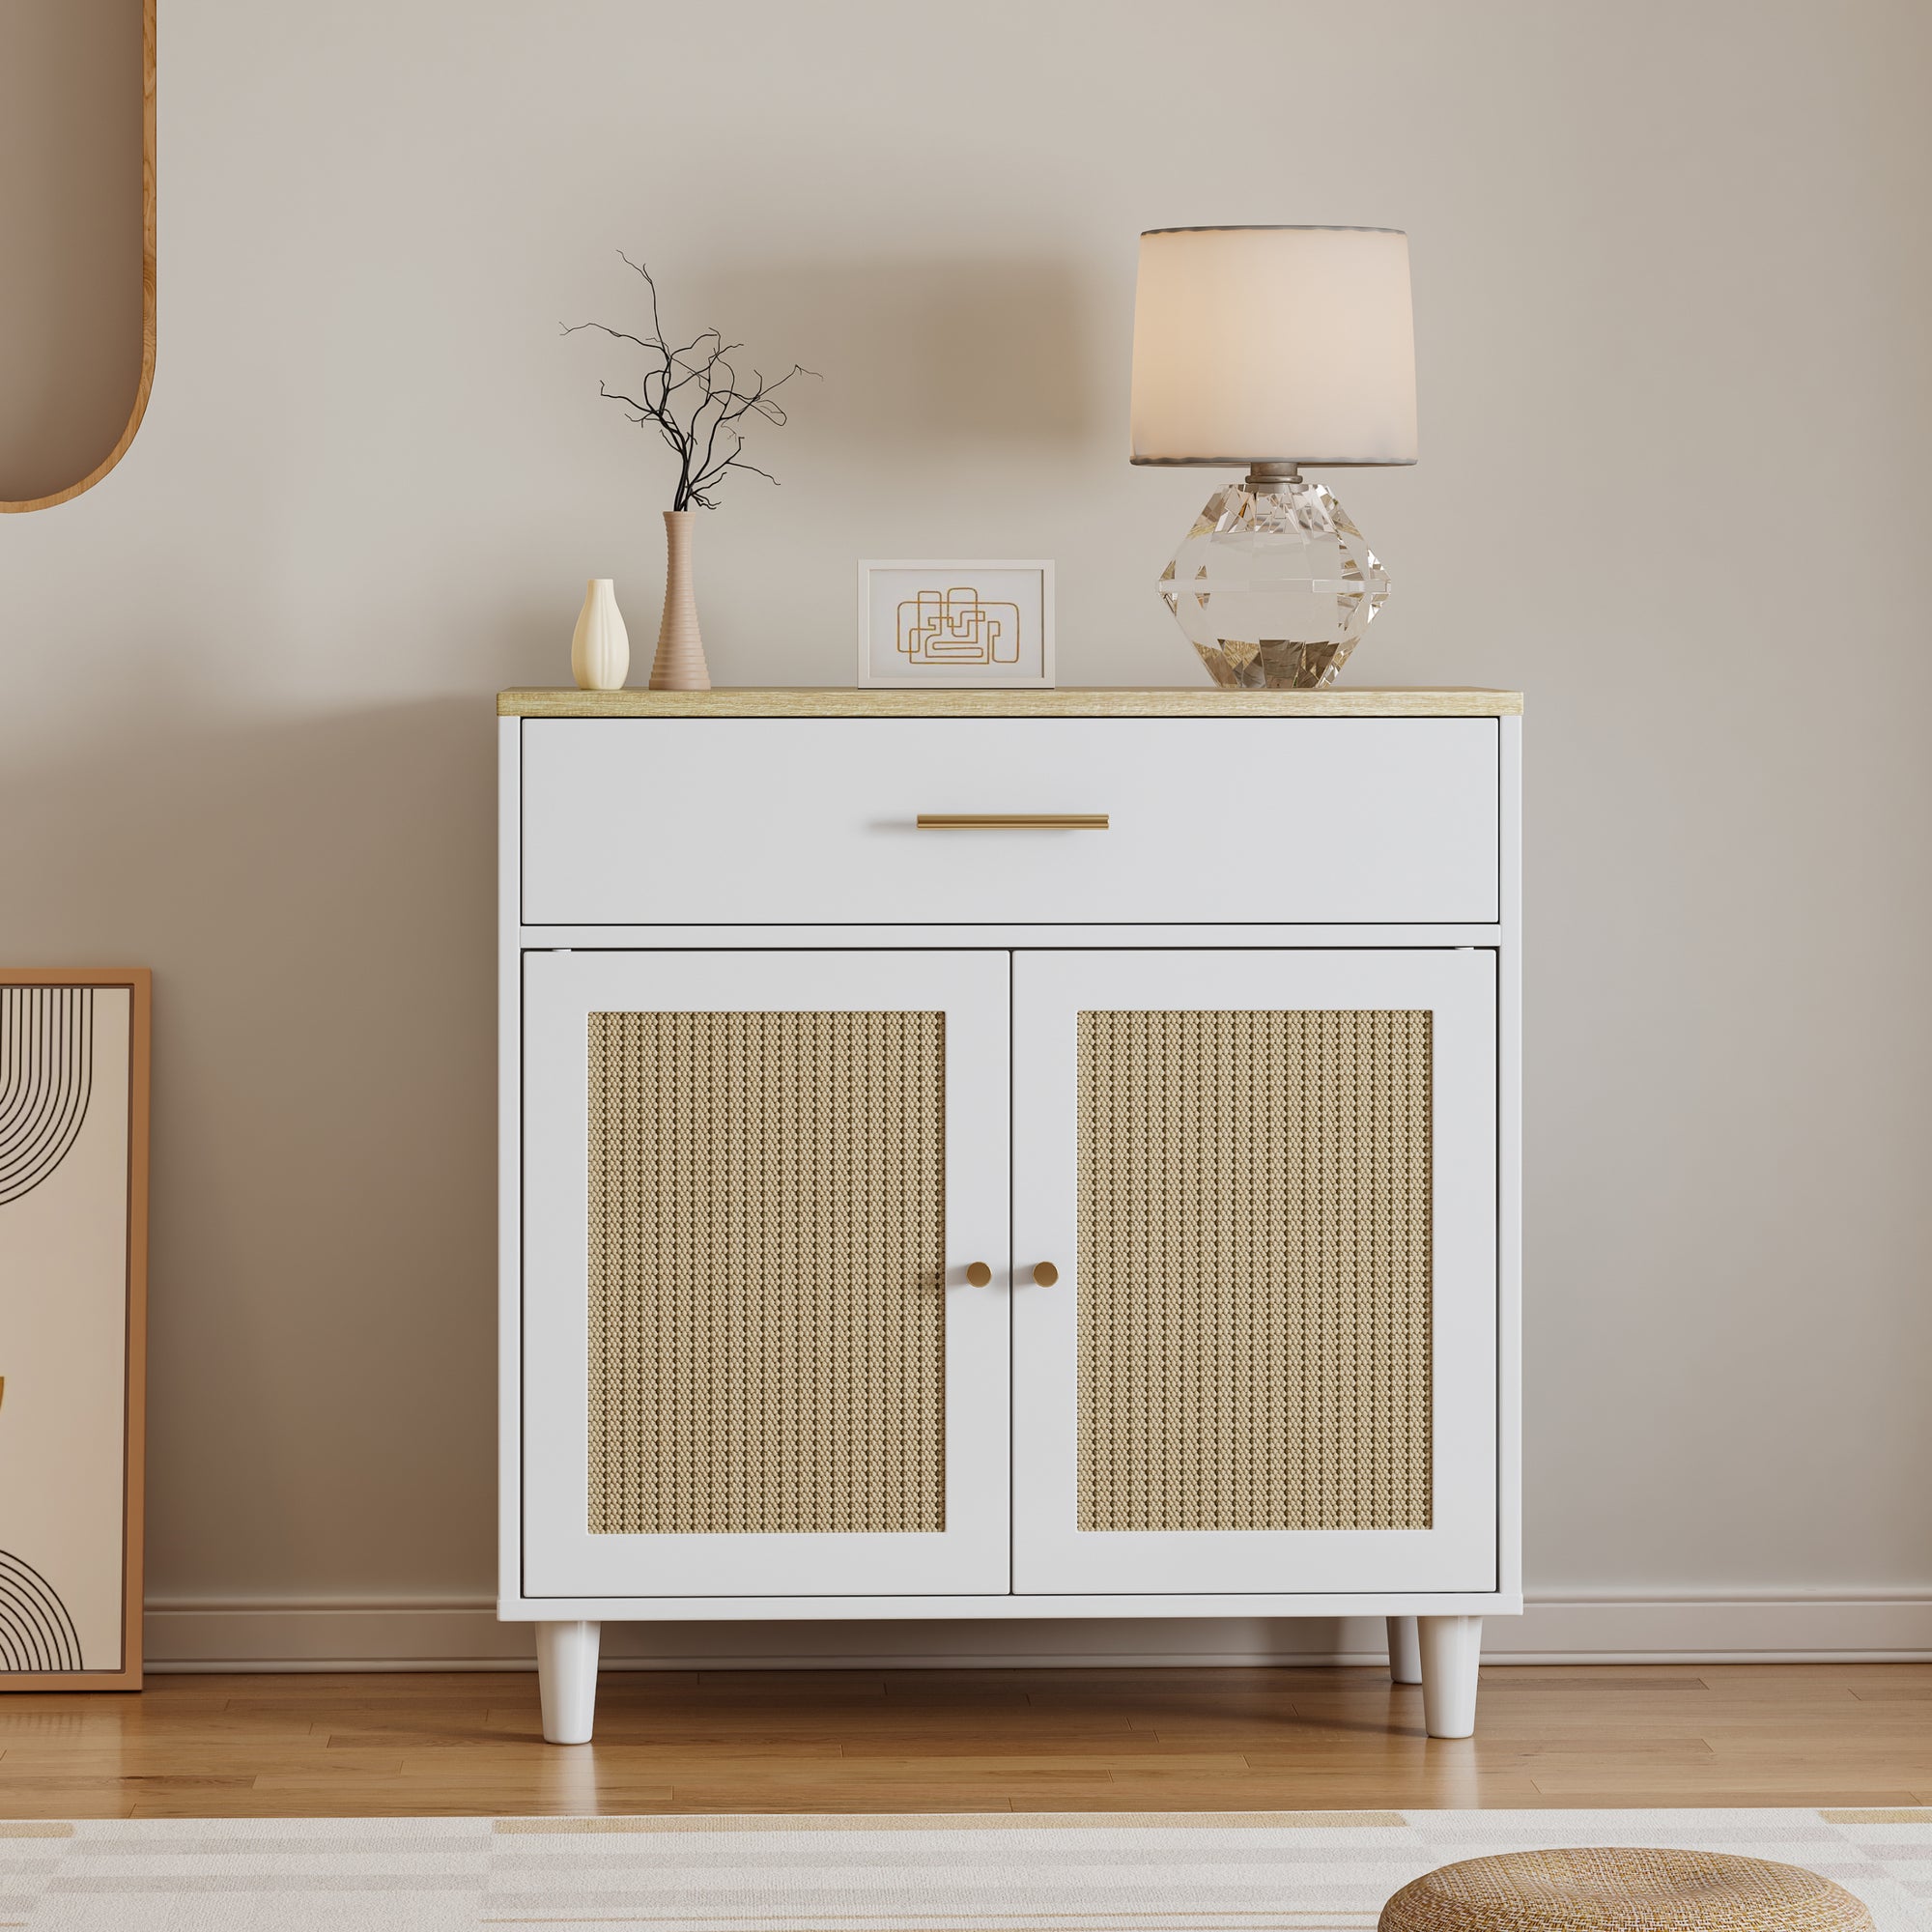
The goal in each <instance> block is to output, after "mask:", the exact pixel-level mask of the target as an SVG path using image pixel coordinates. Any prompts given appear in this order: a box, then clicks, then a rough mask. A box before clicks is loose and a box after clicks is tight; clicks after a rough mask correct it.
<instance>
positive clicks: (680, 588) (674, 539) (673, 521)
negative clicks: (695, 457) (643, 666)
mask: <svg viewBox="0 0 1932 1932" xmlns="http://www.w3.org/2000/svg"><path fill="white" fill-rule="evenodd" d="M696 516H697V512H696V510H667V511H666V512H665V513H664V520H665V608H664V622H663V623H661V624H660V625H659V626H658V654H657V657H656V658H655V659H654V660H653V661H652V664H651V689H652V690H653V691H709V690H710V689H711V670H710V668H709V667H708V666H707V665H706V664H705V662H704V639H702V638H700V637H699V636H698V635H697V587H696V584H695V583H694V582H693V581H692V575H691V534H692V524H693V522H694V520H695V519H696Z"/></svg>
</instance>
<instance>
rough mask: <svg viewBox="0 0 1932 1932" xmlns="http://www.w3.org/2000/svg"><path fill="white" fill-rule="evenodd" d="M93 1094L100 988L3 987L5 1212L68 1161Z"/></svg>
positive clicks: (0, 1168) (0, 1133)
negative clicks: (96, 1005)
mask: <svg viewBox="0 0 1932 1932" xmlns="http://www.w3.org/2000/svg"><path fill="white" fill-rule="evenodd" d="M93 1095H94V988H93V987H92V986H6V987H0V1208H4V1207H6V1206H7V1205H8V1203H10V1202H13V1201H17V1200H19V1199H20V1198H21V1197H22V1196H23V1195H26V1194H31V1193H32V1192H33V1190H34V1189H35V1188H36V1187H38V1186H39V1185H40V1184H41V1182H42V1181H43V1180H44V1179H46V1178H47V1177H48V1176H49V1175H50V1174H52V1173H53V1171H54V1170H55V1169H56V1168H57V1167H59V1165H60V1164H61V1162H62V1161H63V1160H64V1159H66V1157H67V1154H68V1151H69V1150H70V1149H71V1147H72V1146H73V1144H74V1142H75V1141H76V1140H77V1139H78V1138H79V1136H80V1130H81V1128H82V1126H83V1125H85V1124H86V1121H87V1109H88V1103H89V1102H90V1101H91V1100H92V1098H93Z"/></svg>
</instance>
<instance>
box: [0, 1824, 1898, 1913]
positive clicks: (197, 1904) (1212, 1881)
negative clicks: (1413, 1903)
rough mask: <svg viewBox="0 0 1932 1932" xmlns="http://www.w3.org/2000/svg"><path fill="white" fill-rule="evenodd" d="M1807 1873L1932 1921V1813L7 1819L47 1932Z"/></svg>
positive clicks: (5, 1850)
mask: <svg viewBox="0 0 1932 1932" xmlns="http://www.w3.org/2000/svg"><path fill="white" fill-rule="evenodd" d="M1593 1844H1595V1845H1665V1846H1678V1845H1683V1846H1697V1847H1701V1848H1703V1849H1705V1850H1708V1851H1720V1852H1741V1853H1744V1854H1747V1855H1748V1856H1751V1857H1756V1858H1768V1859H1778V1860H1782V1861H1786V1862H1788V1863H1791V1864H1802V1865H1808V1866H1810V1867H1811V1868H1812V1869H1813V1870H1814V1871H1819V1872H1823V1873H1824V1874H1825V1875H1826V1876H1827V1877H1830V1878H1834V1879H1836V1880H1837V1881H1838V1882H1839V1884H1841V1885H1844V1886H1847V1887H1849V1888H1850V1889H1851V1890H1853V1891H1855V1892H1857V1893H1858V1894H1859V1896H1860V1897H1861V1898H1862V1899H1864V1901H1865V1902H1866V1904H1867V1905H1869V1906H1870V1907H1871V1909H1872V1913H1873V1916H1874V1917H1875V1918H1876V1919H1877V1921H1878V1925H1879V1928H1880V1932H1932V1809H1927V1810H1911V1811H1881V1810H1861V1811H1786V1810H1750V1811H1689V1810H1678V1811H1302V1812H1211V1813H1184V1812H1162V1813H1158V1814H1151V1815H1140V1816H1130V1815H1119V1814H1111V1813H1099V1812H1067V1813H1037V1814H1034V1815H1020V1814H1015V1813H1011V1812H1006V1813H994V1814H988V1815H974V1816H949V1817H873V1818H847V1817H826V1818H799V1817H757V1818H699V1817H686V1818H667V1817H648V1818H497V1819H489V1818H384V1819H374V1820H369V1819H267V1820H251V1821H247V1822H237V1821H235V1820H231V1819H192V1820H165V1821H162V1820H147V1819H136V1820H122V1819H105V1820H95V1821H88V1822H84V1823H76V1824H63V1823H56V1822H40V1821H35V1822H31V1823H27V1822H22V1823H5V1822H0V1867H4V1875H0V1925H7V1926H30V1927H32V1928H34V1932H244V1928H245V1932H256V1928H263V1932H268V1929H269V1928H273V1932H323V1928H327V1932H351V1928H353V1929H354V1932H457V1928H463V1932H469V1928H471V1927H478V1926H565V1925H578V1926H592V1925H595V1926H611V1927H626V1926H628V1927H637V1928H649V1932H1372V1928H1373V1927H1374V1925H1375V1922H1376V1917H1377V1914H1378V1911H1379V1910H1380V1908H1381V1904H1382V1901H1383V1900H1384V1899H1385V1898H1387V1897H1388V1895H1389V1894H1390V1893H1391V1892H1392V1891H1394V1890H1395V1889H1397V1887H1399V1886H1401V1885H1404V1884H1406V1882H1407V1881H1408V1880H1409V1879H1411V1878H1414V1877H1416V1876H1417V1875H1418V1874H1419V1873H1421V1872H1424V1871H1427V1870H1429V1869H1431V1868H1432V1867H1433V1866H1435V1865H1439V1864H1446V1863H1448V1862H1449V1861H1452V1860H1455V1859H1467V1858H1476V1857H1479V1856H1480V1855H1482V1854H1483V1853H1486V1852H1501V1851H1515V1850H1522V1849H1525V1848H1528V1847H1532V1846H1540V1845H1543V1846H1554V1845H1593Z"/></svg>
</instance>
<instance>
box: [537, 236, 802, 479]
mask: <svg viewBox="0 0 1932 1932" xmlns="http://www.w3.org/2000/svg"><path fill="white" fill-rule="evenodd" d="M617 259H618V260H619V261H621V262H622V263H623V264H624V266H625V267H626V268H627V269H632V270H636V272H637V273H638V274H639V275H640V276H641V277H642V278H643V283H644V286H645V288H647V289H648V290H649V291H650V303H651V323H650V333H649V334H648V335H637V334H633V333H632V331H631V330H629V329H626V328H612V327H611V326H610V324H609V323H604V322H578V323H566V324H564V325H562V327H563V332H564V334H566V335H575V334H577V333H578V332H579V331H580V330H582V329H586V328H594V329H600V330H601V331H602V332H603V333H604V334H606V335H608V336H611V338H612V339H613V340H615V341H618V342H628V343H630V344H631V345H632V346H633V347H634V348H638V349H641V350H642V351H643V352H644V355H645V357H646V358H647V359H646V361H645V366H644V373H643V380H642V381H641V382H639V384H637V385H636V386H637V388H638V391H639V393H638V394H637V395H631V394H629V393H628V392H627V391H625V390H622V389H612V388H610V387H608V386H607V385H606V384H604V383H602V382H600V383H599V384H597V393H598V394H599V395H600V396H602V397H604V398H605V399H606V400H607V401H609V402H613V403H618V404H621V405H622V406H623V409H624V412H625V414H626V416H627V417H628V418H629V420H630V421H632V422H634V423H636V424H637V425H638V426H639V429H645V428H649V429H655V430H656V431H657V432H658V434H659V435H660V436H661V437H662V438H663V439H664V441H665V445H666V447H667V448H668V449H669V451H670V452H671V454H672V455H673V456H675V457H676V458H677V485H676V488H675V489H674V490H673V492H672V494H671V505H670V506H671V508H672V509H673V510H690V509H701V510H710V509H715V508H716V507H717V498H716V497H715V496H714V495H713V494H712V493H713V492H714V491H715V490H716V489H717V488H718V486H719V485H720V484H721V483H722V482H723V481H724V479H725V477H726V476H727V475H728V474H729V473H730V472H731V471H732V470H734V469H745V470H749V471H750V472H751V473H752V474H753V476H762V477H763V478H764V479H765V481H766V482H767V483H771V484H776V483H777V482H778V480H779V479H778V478H777V477H776V476H774V475H773V474H772V473H771V471H770V470H769V469H759V468H758V466H757V465H756V464H755V463H747V462H746V461H745V458H744V448H745V439H744V435H743V433H742V432H741V431H740V430H739V428H738V425H739V424H740V423H742V422H743V421H744V420H745V418H746V417H747V416H756V417H758V419H759V420H760V421H762V422H767V423H770V424H771V425H772V426H773V428H775V429H782V428H783V427H784V425H785V422H786V420H787V418H786V415H785V412H784V409H783V406H782V405H781V404H780V403H778V402H775V401H774V400H773V392H774V391H775V390H778V389H781V388H782V387H783V386H784V385H785V384H787V383H789V382H790V381H791V379H792V378H793V377H794V376H814V377H815V376H816V374H817V372H816V371H815V370H812V369H808V368H806V367H805V366H804V364H803V363H799V362H794V363H793V364H792V366H791V367H790V368H789V369H787V370H786V371H785V373H784V374H783V375H782V376H781V377H780V378H779V379H778V381H777V382H775V383H768V382H766V380H765V378H764V376H763V374H762V373H761V372H760V371H758V370H756V369H753V371H752V380H751V385H750V387H748V388H740V387H739V386H738V372H737V369H736V368H735V367H734V365H733V364H732V362H731V356H732V355H734V354H735V353H736V352H737V351H739V350H740V349H742V348H744V346H745V345H744V344H743V343H742V342H726V341H725V334H724V331H723V330H722V329H717V328H705V329H700V330H699V331H698V333H697V334H696V335H695V336H693V337H692V339H691V340H690V341H689V342H685V343H681V344H679V345H678V346H676V347H675V348H673V347H672V346H671V344H670V342H669V340H668V338H667V336H666V335H665V330H664V322H663V319H662V316H661V314H660V310H659V304H658V285H657V283H656V281H655V280H654V279H653V278H652V275H651V271H650V270H649V269H648V268H646V267H645V266H644V264H643V263H641V262H634V261H632V260H631V258H630V257H629V256H628V255H626V254H625V253H624V251H623V250H622V249H621V248H620V249H619V250H618V251H617ZM672 397H677V398H678V401H677V402H676V403H675V404H673V402H672V400H671V399H672Z"/></svg>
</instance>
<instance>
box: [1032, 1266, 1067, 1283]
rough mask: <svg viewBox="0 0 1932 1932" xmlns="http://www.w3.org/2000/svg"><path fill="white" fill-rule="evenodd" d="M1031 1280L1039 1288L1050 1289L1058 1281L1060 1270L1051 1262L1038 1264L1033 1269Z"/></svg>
mask: <svg viewBox="0 0 1932 1932" xmlns="http://www.w3.org/2000/svg"><path fill="white" fill-rule="evenodd" d="M1033 1278H1034V1280H1035V1281H1036V1282H1037V1283H1038V1284H1039V1286H1040V1287H1041V1288H1051V1287H1052V1286H1053V1284H1054V1283H1055V1282H1057V1281H1058V1280H1059V1279H1060V1270H1059V1269H1058V1268H1057V1267H1055V1266H1054V1264H1052V1263H1051V1262H1040V1263H1037V1264H1036V1265H1035V1267H1034V1271H1033Z"/></svg>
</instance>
